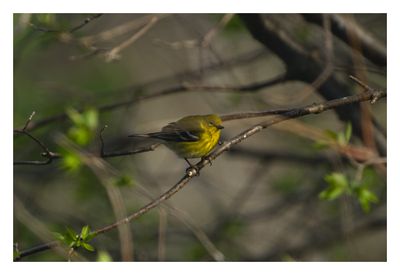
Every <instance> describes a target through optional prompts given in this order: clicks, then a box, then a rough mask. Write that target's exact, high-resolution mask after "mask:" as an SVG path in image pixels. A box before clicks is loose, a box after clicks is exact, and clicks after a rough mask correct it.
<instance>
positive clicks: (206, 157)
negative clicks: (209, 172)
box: [201, 156, 212, 166]
mask: <svg viewBox="0 0 400 275" xmlns="http://www.w3.org/2000/svg"><path fill="white" fill-rule="evenodd" d="M201 160H207V161H208V162H209V163H210V166H211V165H212V162H211V158H210V157H209V156H204V157H202V158H201Z"/></svg>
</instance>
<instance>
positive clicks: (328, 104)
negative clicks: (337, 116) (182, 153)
mask: <svg viewBox="0 0 400 275" xmlns="http://www.w3.org/2000/svg"><path fill="white" fill-rule="evenodd" d="M384 97H386V92H385V91H378V90H373V89H368V90H366V91H365V92H364V93H361V94H357V95H353V96H348V97H343V98H338V99H334V100H330V101H325V102H323V103H319V104H315V103H314V104H311V105H308V106H305V107H302V108H296V109H292V110H289V111H287V112H286V113H283V114H281V115H279V116H277V117H274V118H271V119H269V120H266V121H264V122H262V123H259V124H257V125H254V126H253V127H250V128H249V129H247V130H245V131H243V132H242V133H240V134H238V135H237V136H235V137H233V138H232V139H230V140H229V141H227V142H225V143H224V144H223V145H222V146H221V147H219V148H218V149H216V150H215V151H213V152H212V153H211V154H210V155H209V156H207V157H205V158H202V160H200V161H199V162H198V163H197V164H195V165H194V166H193V167H189V168H188V169H187V170H186V174H185V175H184V176H183V177H182V178H181V179H180V180H179V181H178V182H177V183H176V184H175V185H174V186H172V187H171V188H170V189H169V190H167V191H166V192H164V193H163V194H162V195H160V196H159V197H158V198H157V199H155V200H153V201H151V202H150V203H148V204H146V205H145V206H143V207H142V208H140V209H139V210H137V211H136V212H134V213H133V214H131V215H130V216H128V217H126V218H124V219H122V220H119V221H117V222H115V223H113V224H110V225H108V226H105V227H103V228H100V229H97V230H95V231H93V232H92V233H94V234H103V233H106V232H108V231H110V230H112V229H114V228H117V227H118V226H120V225H123V224H127V223H130V222H131V221H133V220H135V219H137V218H139V217H141V216H142V215H144V214H145V213H147V212H148V211H150V210H151V209H153V208H155V207H157V206H158V205H160V204H161V203H162V202H164V201H166V200H168V199H169V198H170V197H171V196H173V195H174V194H176V193H177V192H178V191H179V190H181V189H182V188H183V187H185V186H186V185H187V184H188V183H189V181H190V180H191V179H192V178H193V177H195V176H199V174H200V170H202V169H203V168H204V167H205V166H206V165H207V164H209V163H211V161H212V160H215V159H216V158H217V157H219V156H220V155H221V154H223V153H224V152H226V151H228V150H229V149H230V148H231V147H233V146H235V145H236V144H238V143H240V142H242V141H243V140H245V139H248V138H249V137H251V136H252V135H254V134H256V133H258V132H260V131H261V130H263V129H266V128H268V127H269V126H272V125H274V124H277V123H280V122H283V121H285V120H289V119H293V118H297V117H302V116H306V115H309V114H319V113H321V112H324V111H327V110H331V109H334V108H337V107H340V106H345V105H350V104H354V103H360V102H363V101H370V102H376V101H377V100H378V99H381V98H384Z"/></svg>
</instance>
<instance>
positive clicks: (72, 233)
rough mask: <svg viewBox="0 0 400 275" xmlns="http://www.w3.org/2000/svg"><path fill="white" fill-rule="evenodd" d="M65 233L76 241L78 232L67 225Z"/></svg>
mask: <svg viewBox="0 0 400 275" xmlns="http://www.w3.org/2000/svg"><path fill="white" fill-rule="evenodd" d="M67 234H68V236H69V237H70V238H71V239H72V240H73V241H76V240H78V238H79V236H78V234H77V233H76V232H75V231H74V230H73V229H71V228H69V227H67Z"/></svg>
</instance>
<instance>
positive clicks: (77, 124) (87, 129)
mask: <svg viewBox="0 0 400 275" xmlns="http://www.w3.org/2000/svg"><path fill="white" fill-rule="evenodd" d="M66 112H67V115H68V117H69V118H70V120H71V121H72V123H73V124H74V126H72V127H71V128H70V129H69V130H68V137H69V138H70V139H71V140H73V141H74V142H75V143H77V144H79V145H82V146H83V145H87V144H88V143H89V142H90V141H91V140H92V138H93V136H94V132H95V130H96V128H97V126H98V112H97V110H96V109H93V108H89V109H87V110H85V111H84V112H82V113H79V112H78V111H76V110H75V109H73V108H68V109H67V110H66Z"/></svg>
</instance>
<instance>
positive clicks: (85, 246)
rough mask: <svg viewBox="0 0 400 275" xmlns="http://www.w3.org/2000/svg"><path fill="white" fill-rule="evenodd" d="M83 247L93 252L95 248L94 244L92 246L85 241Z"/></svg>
mask: <svg viewBox="0 0 400 275" xmlns="http://www.w3.org/2000/svg"><path fill="white" fill-rule="evenodd" d="M82 247H83V248H85V249H86V250H88V251H90V252H93V251H94V250H95V249H94V247H93V246H91V245H90V244H88V243H85V242H82Z"/></svg>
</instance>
